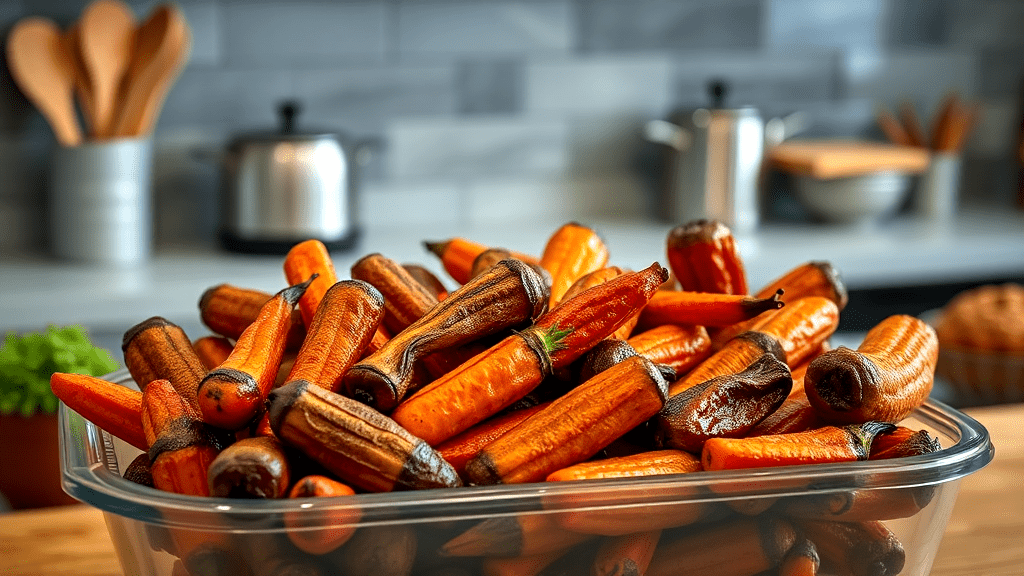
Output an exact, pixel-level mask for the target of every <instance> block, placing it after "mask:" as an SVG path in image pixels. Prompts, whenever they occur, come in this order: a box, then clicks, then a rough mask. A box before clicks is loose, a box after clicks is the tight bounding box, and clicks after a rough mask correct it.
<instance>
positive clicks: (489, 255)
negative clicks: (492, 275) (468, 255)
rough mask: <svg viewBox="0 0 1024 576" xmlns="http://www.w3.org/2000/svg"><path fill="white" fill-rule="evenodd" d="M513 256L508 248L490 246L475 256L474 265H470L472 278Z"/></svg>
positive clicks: (470, 276)
mask: <svg viewBox="0 0 1024 576" xmlns="http://www.w3.org/2000/svg"><path fill="white" fill-rule="evenodd" d="M512 257H513V256H512V253H511V252H509V251H508V250H505V249H504V248H488V249H486V250H484V251H483V252H481V253H479V254H477V255H476V258H473V265H472V266H470V268H469V278H470V280H472V279H473V278H476V277H477V276H479V275H481V274H483V273H484V272H486V271H487V270H488V269H490V267H491V266H494V265H495V264H497V263H498V262H501V261H502V260H508V259H509V258H512ZM468 281H469V280H467V281H466V282H468ZM463 284H465V282H463Z"/></svg>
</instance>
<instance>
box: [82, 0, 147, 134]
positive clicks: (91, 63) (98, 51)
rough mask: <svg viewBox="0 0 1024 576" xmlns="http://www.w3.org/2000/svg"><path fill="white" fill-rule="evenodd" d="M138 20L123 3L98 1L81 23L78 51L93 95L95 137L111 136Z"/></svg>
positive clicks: (113, 0)
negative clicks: (119, 92) (119, 93)
mask: <svg viewBox="0 0 1024 576" xmlns="http://www.w3.org/2000/svg"><path fill="white" fill-rule="evenodd" d="M134 32H135V16H134V14H132V11H131V9H130V8H129V7H128V6H126V5H125V4H124V3H123V2H120V0H95V1H94V2H93V3H91V4H89V6H87V7H86V8H85V11H84V12H82V18H81V20H80V21H79V23H78V41H79V44H78V48H79V52H80V54H81V57H82V63H83V65H84V68H85V70H86V75H87V79H88V82H89V91H90V93H91V100H92V103H91V107H90V113H89V115H90V116H91V117H92V121H93V124H92V132H93V136H95V137H98V138H106V137H109V136H110V132H111V129H112V124H113V122H114V113H115V110H116V106H117V93H118V90H119V89H120V85H121V79H122V78H123V76H124V72H125V70H126V69H127V68H128V62H129V61H130V60H131V54H132V34H134Z"/></svg>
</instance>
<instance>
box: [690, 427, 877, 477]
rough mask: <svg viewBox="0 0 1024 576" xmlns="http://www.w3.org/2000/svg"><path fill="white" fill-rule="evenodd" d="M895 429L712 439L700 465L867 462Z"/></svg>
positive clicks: (720, 467) (730, 466)
mask: <svg viewBox="0 0 1024 576" xmlns="http://www.w3.org/2000/svg"><path fill="white" fill-rule="evenodd" d="M892 429H893V425H892V424H889V423H887V422H866V423H864V424H860V425H857V426H845V427H843V428H837V427H835V426H825V427H822V428H817V429H815V430H808V431H806V432H796V433H793V434H777V435H769V436H758V437H756V438H711V439H710V440H708V441H707V442H705V443H704V450H703V452H702V453H701V462H702V463H703V465H704V469H705V470H734V469H737V468H761V467H765V466H792V465H796V464H818V463H824V462H852V461H856V460H867V458H868V453H869V450H870V449H871V441H872V439H874V437H875V436H876V435H877V434H881V433H884V432H887V431H889V430H892Z"/></svg>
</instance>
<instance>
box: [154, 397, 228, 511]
mask: <svg viewBox="0 0 1024 576" xmlns="http://www.w3.org/2000/svg"><path fill="white" fill-rule="evenodd" d="M142 428H143V430H144V431H145V435H146V441H147V443H148V444H149V460H150V462H151V464H150V473H151V474H152V475H153V486H154V487H156V488H158V489H160V490H165V491H167V492H175V493H178V494H188V495H191V496H209V495H210V488H209V483H208V482H207V475H208V472H209V469H210V465H211V464H212V463H213V460H214V459H215V458H216V457H217V453H218V449H217V448H216V446H215V445H214V440H213V438H212V437H211V436H210V434H209V433H208V432H207V431H206V429H205V428H204V427H203V423H202V422H201V421H200V420H199V416H198V414H196V413H195V412H194V411H193V410H192V408H191V407H190V406H189V405H188V404H187V403H186V402H185V401H184V399H182V397H181V396H179V395H178V393H177V392H176V391H175V390H174V388H173V387H172V386H171V383H170V382H168V381H167V380H154V381H153V382H150V383H149V385H148V386H146V391H145V392H143V393H142Z"/></svg>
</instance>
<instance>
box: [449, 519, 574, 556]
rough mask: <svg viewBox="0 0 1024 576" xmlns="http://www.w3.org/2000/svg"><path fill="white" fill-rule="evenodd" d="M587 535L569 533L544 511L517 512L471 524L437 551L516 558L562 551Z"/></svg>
mask: <svg viewBox="0 0 1024 576" xmlns="http://www.w3.org/2000/svg"><path fill="white" fill-rule="evenodd" d="M589 538H593V536H590V535H588V534H577V533H574V532H569V531H568V530H566V529H564V528H562V527H561V526H559V525H558V524H555V523H554V522H552V521H551V518H550V515H548V514H517V515H515V516H499V517H496V518H490V519H487V520H484V521H482V522H480V523H479V524H476V525H474V526H473V527H471V528H470V529H468V530H466V531H465V532H463V533H462V534H459V535H458V536H456V537H455V538H453V539H451V540H450V541H448V542H446V543H445V544H444V545H443V546H442V547H441V553H442V554H444V555H447V556H495V557H499V558H518V557H522V556H533V555H535V554H545V553H547V552H554V551H556V550H565V549H566V548H569V547H571V546H574V545H576V544H579V543H580V542H583V541H584V540H587V539H589Z"/></svg>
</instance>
